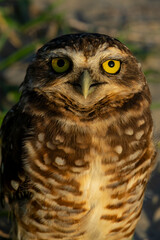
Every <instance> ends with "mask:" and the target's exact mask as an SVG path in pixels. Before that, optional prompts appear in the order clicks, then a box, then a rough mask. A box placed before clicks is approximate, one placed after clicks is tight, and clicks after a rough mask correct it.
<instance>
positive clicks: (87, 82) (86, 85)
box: [79, 70, 92, 99]
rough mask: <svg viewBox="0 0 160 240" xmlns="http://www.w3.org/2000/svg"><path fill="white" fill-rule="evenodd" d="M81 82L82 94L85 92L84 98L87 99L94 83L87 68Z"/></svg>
mask: <svg viewBox="0 0 160 240" xmlns="http://www.w3.org/2000/svg"><path fill="white" fill-rule="evenodd" d="M79 83H80V85H81V91H82V94H83V96H84V98H85V99H86V98H87V96H88V94H89V93H90V86H91V84H92V79H91V76H90V74H89V72H88V71H87V70H84V72H83V73H82V75H81V76H80V82H79Z"/></svg>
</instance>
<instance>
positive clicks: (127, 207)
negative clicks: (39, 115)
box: [19, 117, 152, 240]
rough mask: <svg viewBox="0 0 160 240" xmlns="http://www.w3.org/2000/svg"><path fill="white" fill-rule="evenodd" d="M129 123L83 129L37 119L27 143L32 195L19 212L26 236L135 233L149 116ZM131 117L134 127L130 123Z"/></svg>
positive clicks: (147, 166)
mask: <svg viewBox="0 0 160 240" xmlns="http://www.w3.org/2000/svg"><path fill="white" fill-rule="evenodd" d="M127 122H128V123H126V121H124V122H123V121H121V125H119V122H117V120H116V122H115V120H114V118H110V119H109V120H103V121H102V120H101V121H99V122H98V123H97V121H96V123H95V124H94V121H93V124H92V127H88V125H87V123H86V124H82V125H81V126H80V127H78V126H77V124H76V123H73V122H70V121H67V120H66V121H64V120H63V121H62V120H61V119H59V120H57V119H56V120H51V121H48V120H46V121H45V120H43V121H42V122H41V121H39V122H38V123H36V124H35V128H34V130H33V133H32V134H33V138H30V139H28V140H26V141H25V147H24V148H25V158H24V170H25V173H26V175H27V176H28V179H29V183H28V186H29V189H28V190H29V192H31V194H32V197H31V200H30V201H29V202H28V203H27V204H26V206H25V212H24V214H25V218H23V216H21V220H20V222H21V223H20V226H22V229H21V230H20V232H23V231H24V232H25V231H26V229H28V232H29V239H32V238H33V239H38V240H39V239H57V238H59V239H65V240H70V239H72V240H76V239H77V240H81V239H85V240H91V239H92V240H93V239H96V240H103V239H107V238H109V239H110V240H117V237H118V238H119V239H124V240H125V239H128V238H130V236H132V234H133V232H134V228H135V225H136V223H137V220H138V218H139V215H140V211H141V206H142V200H143V195H144V189H145V184H146V180H147V179H148V175H149V172H150V171H149V169H150V164H151V158H150V155H151V154H152V153H151V152H152V148H151V147H150V148H148V145H147V144H148V143H147V140H146V136H147V132H148V130H147V128H146V122H145V119H144V118H143V117H141V119H139V120H138V121H136V120H135V119H134V120H133V119H132V120H131V119H130V120H127ZM131 122H132V126H133V127H128V125H129V124H130V123H131ZM134 124H136V126H135V125H134ZM30 209H32V211H30ZM133 220H135V221H134V224H133ZM19 229H20V227H19ZM24 229H25V230H24ZM24 232H23V235H24ZM35 233H36V234H35ZM21 234H22V233H21ZM25 234H26V236H27V233H25ZM35 236H36V238H35ZM26 239H28V238H27V237H26Z"/></svg>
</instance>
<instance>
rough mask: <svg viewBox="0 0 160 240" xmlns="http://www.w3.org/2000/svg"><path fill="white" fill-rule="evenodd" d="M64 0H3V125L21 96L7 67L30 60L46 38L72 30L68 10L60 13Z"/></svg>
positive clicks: (0, 111) (0, 66) (0, 97)
mask: <svg viewBox="0 0 160 240" xmlns="http://www.w3.org/2000/svg"><path fill="white" fill-rule="evenodd" d="M62 2H63V1H58V0H57V1H54V3H51V4H49V5H47V4H46V6H43V8H40V7H39V5H35V6H34V5H33V2H32V1H30V0H23V1H21V0H15V1H12V2H11V3H10V4H7V3H6V1H5V0H0V71H1V72H2V75H1V74H0V83H1V84H0V125H1V123H2V119H3V118H4V116H5V114H6V112H7V111H8V109H9V108H10V107H11V106H12V105H13V104H15V103H16V102H17V101H18V99H19V96H20V93H19V92H18V87H17V86H10V85H9V84H8V83H7V82H6V80H5V78H4V77H3V71H4V70H6V69H7V68H10V67H11V66H12V65H13V64H15V63H16V62H18V61H20V62H22V63H23V62H24V63H25V62H26V61H27V62H29V61H30V58H31V56H32V55H33V53H34V52H36V50H37V49H38V48H39V47H40V46H42V45H43V44H44V43H45V42H47V41H49V40H50V39H52V38H54V37H56V36H57V35H60V34H65V33H68V26H67V24H66V23H65V20H64V13H57V11H56V10H57V8H58V7H59V5H60V4H62Z"/></svg>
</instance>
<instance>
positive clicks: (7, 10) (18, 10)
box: [0, 0, 160, 240]
mask: <svg viewBox="0 0 160 240" xmlns="http://www.w3.org/2000/svg"><path fill="white" fill-rule="evenodd" d="M75 32H98V33H105V34H108V35H111V36H113V37H115V38H118V39H119V40H120V41H122V42H123V43H124V44H126V45H127V46H128V47H129V48H130V49H131V51H132V52H133V54H134V55H135V56H136V57H137V58H138V60H139V61H140V62H141V63H142V68H143V71H144V73H145V75H146V78H147V81H148V83H149V86H150V89H151V93H152V97H153V100H152V114H153V119H154V125H155V129H154V130H155V131H154V135H155V144H156V145H157V148H158V144H159V141H160V0H134V1H133V0H112V1H110V0H98V1H97V0H57V1H54V0H0V125H1V123H2V120H3V117H4V115H5V114H6V112H7V111H8V110H9V108H10V107H11V106H12V105H14V104H15V103H16V102H17V101H18V99H19V96H20V93H19V91H18V87H19V85H20V84H21V82H22V81H23V79H24V76H25V72H26V68H27V66H28V64H29V62H30V61H31V59H32V57H33V56H34V53H35V52H36V51H37V49H38V48H40V47H41V46H42V45H43V44H44V43H46V42H47V41H49V40H51V39H53V38H55V37H57V36H59V35H62V34H67V33H75ZM159 147H160V144H159ZM157 159H158V161H160V158H159V157H158V158H157ZM159 184H160V165H159V163H158V164H157V167H156V169H155V171H154V173H153V174H152V178H151V180H150V182H149V184H148V188H147V192H146V196H145V200H144V206H143V211H142V215H141V219H140V221H139V224H138V226H137V229H136V234H135V238H134V240H160V187H159ZM9 228H10V222H9V220H8V210H7V209H0V239H1V240H2V239H7V238H8V237H9V236H8V231H9Z"/></svg>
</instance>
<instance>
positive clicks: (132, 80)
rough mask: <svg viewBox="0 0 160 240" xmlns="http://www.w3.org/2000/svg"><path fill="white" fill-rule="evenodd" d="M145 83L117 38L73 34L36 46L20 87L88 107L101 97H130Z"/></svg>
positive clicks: (111, 98) (139, 71) (129, 53)
mask: <svg viewBox="0 0 160 240" xmlns="http://www.w3.org/2000/svg"><path fill="white" fill-rule="evenodd" d="M144 85H145V78H144V75H143V73H142V71H141V69H140V66H139V64H138V62H137V61H136V59H135V57H133V55H132V54H131V52H130V51H129V50H128V48H127V47H126V46H124V45H123V44H122V43H120V42H119V41H118V40H116V39H113V38H110V37H109V36H106V35H101V34H72V35H65V36H62V37H59V38H57V39H54V40H52V41H50V42H49V43H47V44H46V45H44V46H43V47H42V48H41V49H39V51H38V52H37V55H36V57H35V59H34V60H33V63H32V64H31V65H30V66H29V68H28V71H27V75H26V78H25V81H24V83H23V89H30V90H35V89H36V90H39V91H40V92H41V93H42V94H45V95H46V96H48V97H49V99H52V98H54V96H55V95H56V96H57V95H58V96H59V99H61V100H62V101H64V99H69V101H71V102H72V103H73V105H74V104H75V105H80V106H82V107H88V106H91V105H92V106H93V104H96V103H97V102H99V101H101V100H102V99H104V98H105V99H106V101H117V100H119V99H121V98H123V99H125V98H126V99H127V98H130V97H132V96H133V94H135V93H138V92H139V91H141V90H142V89H143V86H144Z"/></svg>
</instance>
